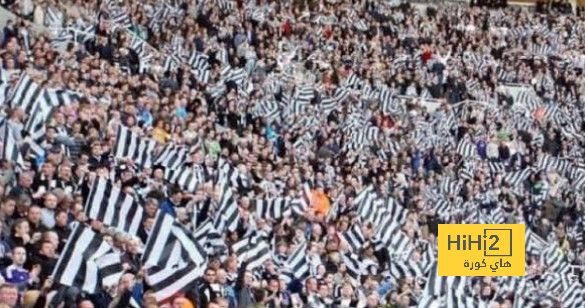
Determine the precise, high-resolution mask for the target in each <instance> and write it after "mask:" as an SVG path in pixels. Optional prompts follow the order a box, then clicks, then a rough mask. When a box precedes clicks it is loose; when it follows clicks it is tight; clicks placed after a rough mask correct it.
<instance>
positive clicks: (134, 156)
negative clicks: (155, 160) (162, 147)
mask: <svg viewBox="0 0 585 308" xmlns="http://www.w3.org/2000/svg"><path fill="white" fill-rule="evenodd" d="M155 147H156V141H154V140H152V139H149V138H146V137H141V136H140V135H139V134H138V133H136V132H134V131H132V130H130V129H128V128H127V127H125V126H123V125H120V126H118V131H117V132H116V144H115V145H114V151H113V152H114V156H115V157H116V158H122V159H126V158H129V159H131V160H132V161H133V162H134V163H136V164H137V165H138V166H140V167H142V168H148V167H150V166H151V165H152V155H153V152H154V148H155Z"/></svg>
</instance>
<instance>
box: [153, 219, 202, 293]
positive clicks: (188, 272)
mask: <svg viewBox="0 0 585 308" xmlns="http://www.w3.org/2000/svg"><path fill="white" fill-rule="evenodd" d="M206 262H207V255H206V253H205V251H204V249H203V248H202V247H201V246H200V245H199V244H198V243H197V241H196V239H195V238H194V236H193V234H192V233H191V232H189V231H188V230H186V229H185V228H184V227H183V226H182V225H181V224H180V223H179V222H178V221H175V220H174V219H173V217H171V216H170V215H167V214H164V213H163V212H160V211H159V212H158V213H157V215H156V218H155V221H154V224H153V227H152V231H151V233H150V235H149V236H148V240H147V241H146V245H145V248H144V254H143V255H142V263H143V264H144V266H145V267H146V269H147V276H148V283H149V284H150V286H151V287H152V289H153V290H154V295H155V297H156V299H157V301H158V302H162V301H164V300H166V299H168V298H170V297H172V296H173V295H175V294H176V293H177V292H180V291H183V290H185V289H189V288H192V287H194V286H195V284H196V280H197V279H198V278H199V277H201V276H202V274H203V271H204V270H205V266H206V265H205V264H206Z"/></svg>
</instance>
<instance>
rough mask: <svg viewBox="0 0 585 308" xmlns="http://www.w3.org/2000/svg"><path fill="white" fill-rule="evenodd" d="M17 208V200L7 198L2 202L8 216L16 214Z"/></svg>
mask: <svg viewBox="0 0 585 308" xmlns="http://www.w3.org/2000/svg"><path fill="white" fill-rule="evenodd" d="M15 208H16V202H15V201H14V200H7V201H6V202H4V203H2V212H3V213H4V214H5V215H7V216H12V214H14V209H15Z"/></svg>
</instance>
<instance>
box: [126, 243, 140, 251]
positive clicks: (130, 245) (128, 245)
mask: <svg viewBox="0 0 585 308" xmlns="http://www.w3.org/2000/svg"><path fill="white" fill-rule="evenodd" d="M126 251H127V252H129V253H131V254H135V253H137V252H138V242H137V241H135V240H131V241H128V243H126Z"/></svg>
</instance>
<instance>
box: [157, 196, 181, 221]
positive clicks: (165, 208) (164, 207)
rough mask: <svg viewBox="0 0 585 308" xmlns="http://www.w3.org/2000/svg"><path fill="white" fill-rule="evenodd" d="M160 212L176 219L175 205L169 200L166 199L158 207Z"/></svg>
mask: <svg viewBox="0 0 585 308" xmlns="http://www.w3.org/2000/svg"><path fill="white" fill-rule="evenodd" d="M160 210H161V211H162V212H163V213H165V214H169V215H171V216H173V218H176V217H177V212H176V211H175V205H174V204H173V202H171V200H169V199H167V200H165V201H164V202H163V203H161V205H160Z"/></svg>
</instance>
